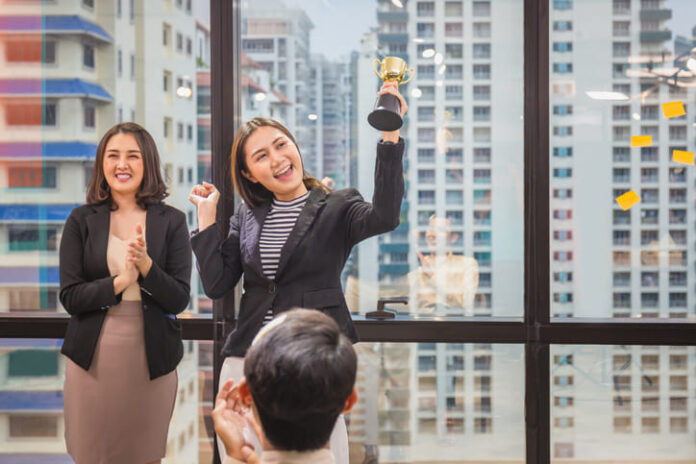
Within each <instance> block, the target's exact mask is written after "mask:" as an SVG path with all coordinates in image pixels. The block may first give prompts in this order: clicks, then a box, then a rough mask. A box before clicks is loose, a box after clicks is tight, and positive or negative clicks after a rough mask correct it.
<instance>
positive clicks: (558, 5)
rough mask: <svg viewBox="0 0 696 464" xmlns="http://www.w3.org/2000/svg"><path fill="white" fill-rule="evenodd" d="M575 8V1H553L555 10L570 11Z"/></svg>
mask: <svg viewBox="0 0 696 464" xmlns="http://www.w3.org/2000/svg"><path fill="white" fill-rule="evenodd" d="M571 8H573V0H553V9H554V10H570V9H571Z"/></svg>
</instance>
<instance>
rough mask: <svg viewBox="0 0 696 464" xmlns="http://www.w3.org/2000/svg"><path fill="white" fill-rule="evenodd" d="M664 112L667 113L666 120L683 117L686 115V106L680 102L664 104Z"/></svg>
mask: <svg viewBox="0 0 696 464" xmlns="http://www.w3.org/2000/svg"><path fill="white" fill-rule="evenodd" d="M662 112H663V113H665V117H666V118H676V117H677V116H683V115H685V114H686V110H685V109H684V104H683V103H682V102H680V101H675V102H669V103H663V104H662Z"/></svg>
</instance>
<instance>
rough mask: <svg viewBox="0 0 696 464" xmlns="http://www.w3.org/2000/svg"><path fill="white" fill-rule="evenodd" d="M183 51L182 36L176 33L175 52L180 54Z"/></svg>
mask: <svg viewBox="0 0 696 464" xmlns="http://www.w3.org/2000/svg"><path fill="white" fill-rule="evenodd" d="M183 50H184V35H183V34H182V33H181V32H177V33H176V51H177V52H182V51H183Z"/></svg>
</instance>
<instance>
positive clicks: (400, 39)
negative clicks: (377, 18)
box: [377, 32, 408, 44]
mask: <svg viewBox="0 0 696 464" xmlns="http://www.w3.org/2000/svg"><path fill="white" fill-rule="evenodd" d="M377 40H379V42H380V43H392V44H397V43H403V44H406V43H408V34H407V33H405V32H380V33H379V35H378V36H377Z"/></svg>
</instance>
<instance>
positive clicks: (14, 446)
mask: <svg viewBox="0 0 696 464" xmlns="http://www.w3.org/2000/svg"><path fill="white" fill-rule="evenodd" d="M62 342H63V341H62V340H49V339H9V338H5V339H0V422H1V423H3V424H6V425H5V430H6V433H4V434H3V435H2V437H0V449H2V452H1V453H0V461H2V462H8V463H10V462H11V463H15V462H32V463H34V462H35V463H43V462H47V463H48V462H50V463H68V462H72V460H71V459H70V457H69V456H68V455H67V452H66V449H65V438H64V434H65V425H64V420H63V383H64V380H65V362H66V358H65V356H63V355H61V354H59V351H60V347H61V345H62ZM212 349H213V343H212V342H210V341H200V342H196V341H190V340H186V341H184V358H183V360H182V362H181V364H179V367H178V369H177V376H178V383H177V387H178V391H177V397H176V404H175V407H174V413H173V416H172V420H171V422H170V425H169V433H168V436H167V445H166V446H167V448H166V458H167V459H166V462H185V463H196V462H201V463H204V462H205V463H208V462H212V458H213V439H212V437H213V423H212V419H211V418H210V413H211V411H212V404H213V368H212V365H213V351H212ZM6 366H7V367H6ZM3 369H5V370H3Z"/></svg>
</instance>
